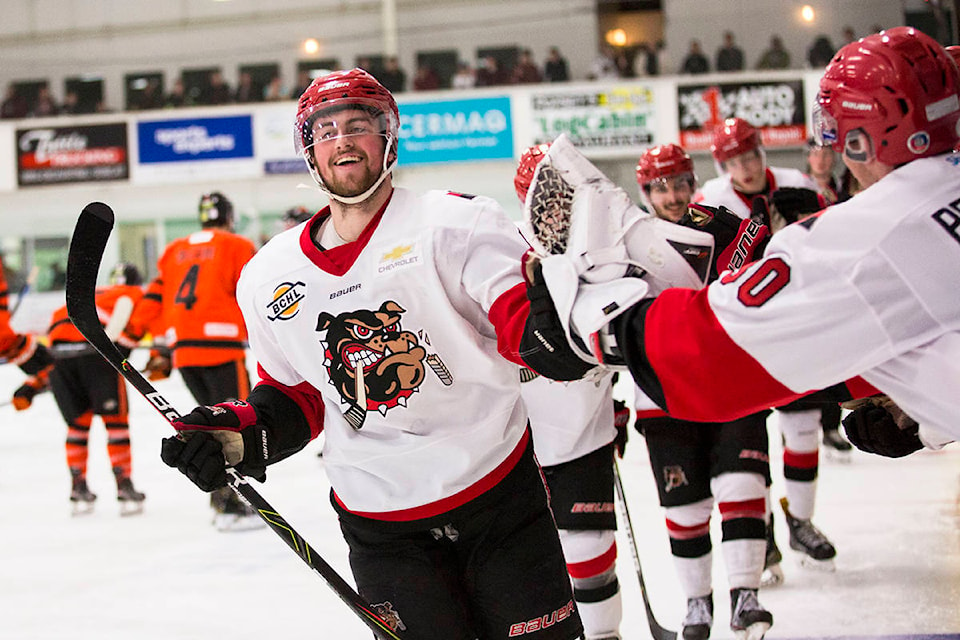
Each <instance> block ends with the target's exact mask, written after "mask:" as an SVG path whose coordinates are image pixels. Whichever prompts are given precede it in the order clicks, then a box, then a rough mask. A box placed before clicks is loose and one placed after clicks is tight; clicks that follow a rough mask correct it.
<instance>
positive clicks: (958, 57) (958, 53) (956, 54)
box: [947, 45, 960, 67]
mask: <svg viewBox="0 0 960 640" xmlns="http://www.w3.org/2000/svg"><path fill="white" fill-rule="evenodd" d="M947 53H949V54H950V57H951V58H953V61H954V62H955V63H956V64H957V67H960V45H951V46H949V47H947Z"/></svg>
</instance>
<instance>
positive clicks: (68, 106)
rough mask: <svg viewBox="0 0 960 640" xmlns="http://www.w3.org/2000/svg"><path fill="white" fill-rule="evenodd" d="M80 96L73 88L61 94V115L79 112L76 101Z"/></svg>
mask: <svg viewBox="0 0 960 640" xmlns="http://www.w3.org/2000/svg"><path fill="white" fill-rule="evenodd" d="M79 100H80V97H79V96H78V95H77V92H76V91H75V90H73V89H70V90H69V91H67V93H66V94H65V95H64V96H63V104H62V105H60V113H62V114H63V115H73V114H75V113H80V111H79V107H78V106H77V103H78V102H79Z"/></svg>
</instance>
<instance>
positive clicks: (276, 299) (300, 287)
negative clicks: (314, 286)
mask: <svg viewBox="0 0 960 640" xmlns="http://www.w3.org/2000/svg"><path fill="white" fill-rule="evenodd" d="M306 286H307V285H306V284H304V283H303V282H300V281H299V280H298V281H297V282H281V283H280V284H278V285H277V286H276V288H274V290H273V298H272V299H271V300H270V303H269V304H268V305H267V320H269V321H270V322H273V321H275V320H290V319H291V318H293V317H294V316H296V315H297V314H298V313H300V302H301V301H302V300H303V298H304V297H305V295H306V294H305V293H304V288H306Z"/></svg>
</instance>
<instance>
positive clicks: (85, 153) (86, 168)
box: [16, 122, 130, 187]
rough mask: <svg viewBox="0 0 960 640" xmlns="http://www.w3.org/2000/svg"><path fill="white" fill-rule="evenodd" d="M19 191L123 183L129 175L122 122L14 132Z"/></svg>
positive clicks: (125, 126) (125, 129)
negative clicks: (68, 185)
mask: <svg viewBox="0 0 960 640" xmlns="http://www.w3.org/2000/svg"><path fill="white" fill-rule="evenodd" d="M16 144H17V184H19V185H20V186H21V187H28V186H36V185H45V184H64V183H70V182H100V181H107V180H126V179H127V178H128V177H129V175H130V162H129V154H128V151H127V125H126V123H124V122H118V123H113V124H98V125H75V126H71V127H36V128H29V129H17V131H16Z"/></svg>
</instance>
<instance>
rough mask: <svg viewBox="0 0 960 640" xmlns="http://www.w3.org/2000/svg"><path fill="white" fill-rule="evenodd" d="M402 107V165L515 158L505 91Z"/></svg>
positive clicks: (508, 99)
mask: <svg viewBox="0 0 960 640" xmlns="http://www.w3.org/2000/svg"><path fill="white" fill-rule="evenodd" d="M399 106H400V158H399V164H400V166H409V165H418V164H434V163H445V162H469V161H474V160H500V159H511V158H513V126H512V122H511V117H510V98H509V97H507V96H495V97H490V98H472V99H467V100H437V101H433V102H403V103H401V104H400V105H399Z"/></svg>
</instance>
